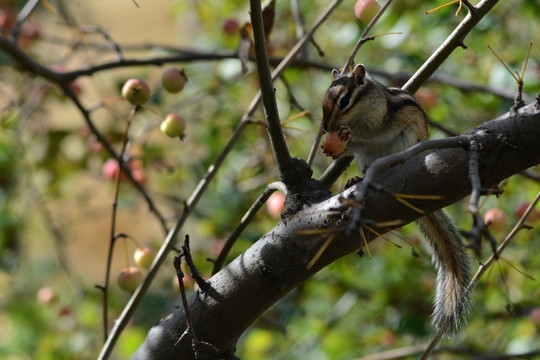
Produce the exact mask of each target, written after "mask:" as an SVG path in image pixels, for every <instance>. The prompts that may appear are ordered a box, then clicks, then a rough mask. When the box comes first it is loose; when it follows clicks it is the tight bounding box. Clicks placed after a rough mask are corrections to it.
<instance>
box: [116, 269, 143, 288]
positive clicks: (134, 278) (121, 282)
mask: <svg viewBox="0 0 540 360" xmlns="http://www.w3.org/2000/svg"><path fill="white" fill-rule="evenodd" d="M142 279H143V275H142V273H141V270H139V269H137V268H136V267H132V266H128V267H125V268H123V269H122V271H120V274H118V278H117V279H116V282H117V284H118V286H119V287H120V289H122V290H124V291H126V292H130V293H131V292H133V291H135V290H136V289H137V287H138V286H139V285H140V284H141V282H142Z"/></svg>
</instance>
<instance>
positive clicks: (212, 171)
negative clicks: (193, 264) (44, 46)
mask: <svg viewBox="0 0 540 360" xmlns="http://www.w3.org/2000/svg"><path fill="white" fill-rule="evenodd" d="M341 1H342V0H334V1H332V3H330V4H329V5H328V6H327V8H326V9H325V10H324V11H323V12H322V14H321V15H320V16H319V18H318V19H317V20H316V22H315V23H314V24H313V26H312V27H311V29H310V30H309V31H308V32H307V33H306V34H305V36H304V37H303V38H302V39H301V40H300V41H298V42H297V43H296V45H295V46H294V47H293V48H292V49H291V51H290V52H289V53H288V54H287V55H286V56H285V58H284V59H283V61H282V62H281V63H280V64H279V65H278V66H277V67H276V68H275V69H274V71H273V72H272V80H275V79H276V78H277V77H279V76H280V75H281V74H282V73H283V71H284V70H285V68H286V67H287V66H288V65H289V64H290V63H291V61H292V60H293V59H294V57H295V56H296V55H297V54H298V52H299V51H300V50H301V49H302V48H303V47H304V46H305V44H306V43H307V41H308V40H309V39H310V38H311V36H312V35H313V34H314V33H315V31H316V30H317V29H318V28H319V27H320V26H321V24H322V23H323V22H324V21H325V20H326V19H327V18H328V16H330V14H331V13H332V11H333V10H334V9H335V8H336V6H337V5H338V4H339V3H340V2H341ZM0 40H1V37H0ZM1 45H2V43H1V41H0V46H1ZM260 100H261V93H260V91H259V92H258V93H257V95H255V97H254V98H253V100H252V101H251V103H250V105H249V107H248V110H247V111H246V112H245V113H244V115H243V116H242V119H241V121H240V124H239V125H238V127H237V128H236V130H235V131H234V133H233V135H232V136H231V138H230V139H229V141H228V142H227V144H226V145H225V147H224V149H223V150H222V152H221V153H220V154H219V156H218V158H217V159H216V161H215V162H214V164H212V165H211V166H210V167H209V169H208V171H207V172H206V174H205V175H204V176H203V178H202V179H201V181H200V182H199V184H198V185H197V187H196V188H195V190H194V191H193V193H192V194H191V196H190V198H189V199H188V200H187V202H186V206H185V207H184V210H183V211H182V212H181V214H180V215H179V216H178V219H177V221H176V223H175V225H174V226H173V228H172V229H171V230H170V231H169V233H168V234H167V237H166V238H165V240H164V242H163V245H162V246H161V248H160V249H159V251H158V253H157V255H156V258H155V260H154V263H153V264H152V266H151V267H150V269H149V270H148V273H147V275H146V277H145V278H144V280H143V282H142V284H141V285H140V286H139V287H138V288H137V290H135V292H134V293H133V295H132V296H131V298H130V299H129V301H128V303H127V304H126V306H125V307H124V310H123V311H122V313H121V314H120V317H119V318H118V319H117V321H116V323H115V325H114V327H113V329H112V330H111V333H110V335H109V337H108V338H107V342H106V343H105V345H104V346H103V348H102V349H101V353H100V355H99V357H98V360H104V359H107V358H108V357H109V356H110V354H111V352H112V349H113V347H114V345H115V344H116V341H117V339H118V337H119V336H120V333H121V332H122V330H123V329H124V328H125V326H126V325H127V323H128V321H129V319H130V318H131V316H132V315H133V313H134V312H135V309H136V308H137V306H138V305H139V303H140V302H141V300H142V297H143V296H144V294H145V293H146V291H147V290H148V288H149V287H150V284H151V282H152V281H153V279H154V277H155V275H156V274H157V270H158V269H159V268H160V267H161V265H162V264H163V262H164V261H165V258H166V256H167V254H168V253H169V251H170V250H171V249H172V248H174V243H175V241H176V237H177V235H178V232H179V231H180V229H181V228H182V227H183V225H184V223H185V221H186V219H187V218H188V217H189V215H190V214H191V212H192V211H193V209H194V208H195V206H196V205H197V203H198V201H199V199H200V198H201V196H202V194H203V193H204V191H205V190H206V188H207V187H208V184H209V183H210V181H211V180H212V179H213V178H214V176H215V175H216V173H217V171H218V170H219V168H220V167H221V165H222V164H223V162H224V161H225V158H226V157H227V155H228V154H229V152H230V151H231V149H232V148H233V147H234V145H235V144H236V142H237V141H238V139H239V138H240V136H241V135H242V133H243V131H244V129H245V127H246V126H247V125H248V124H249V123H250V121H251V118H252V116H253V114H254V113H255V111H256V109H257V108H258V106H259V104H260Z"/></svg>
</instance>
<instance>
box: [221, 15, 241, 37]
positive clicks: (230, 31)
mask: <svg viewBox="0 0 540 360" xmlns="http://www.w3.org/2000/svg"><path fill="white" fill-rule="evenodd" d="M239 28H240V26H239V25H238V21H236V19H231V18H230V19H226V20H225V21H224V22H223V32H224V33H225V34H227V35H236V34H238V29H239Z"/></svg>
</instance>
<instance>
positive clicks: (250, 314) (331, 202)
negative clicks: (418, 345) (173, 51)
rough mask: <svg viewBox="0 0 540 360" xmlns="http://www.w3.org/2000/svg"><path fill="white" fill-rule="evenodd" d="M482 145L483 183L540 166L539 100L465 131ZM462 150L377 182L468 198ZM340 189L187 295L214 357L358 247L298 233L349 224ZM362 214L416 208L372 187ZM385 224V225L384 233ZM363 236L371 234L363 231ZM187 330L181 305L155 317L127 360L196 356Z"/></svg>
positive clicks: (423, 204) (408, 215)
mask: <svg viewBox="0 0 540 360" xmlns="http://www.w3.org/2000/svg"><path fill="white" fill-rule="evenodd" d="M468 134H469V135H473V136H475V138H476V139H477V140H478V141H479V142H480V144H481V153H480V166H479V173H480V176H481V179H482V184H483V185H484V186H485V187H490V186H494V185H497V184H498V183H499V182H500V181H502V180H504V179H505V178H507V177H509V176H512V175H514V174H517V173H519V172H521V171H523V170H525V169H527V168H529V167H531V166H533V165H536V164H538V163H540V104H539V102H538V100H537V101H536V102H535V103H533V104H531V105H528V106H526V107H524V108H522V109H520V110H519V111H518V112H517V113H513V112H509V113H507V114H505V115H503V116H501V117H499V118H497V119H494V120H492V121H489V122H487V123H485V124H483V125H481V126H479V127H478V128H476V129H474V130H473V131H471V132H469V133H468ZM467 159H468V157H467V152H466V151H465V150H464V149H462V148H455V149H443V150H436V151H430V152H427V153H424V154H422V155H420V156H417V157H415V158H413V159H409V160H407V161H406V162H404V163H402V164H398V165H395V166H392V167H391V168H389V169H388V170H386V171H384V172H382V173H381V174H379V176H378V177H377V183H379V184H381V185H383V186H384V187H385V188H386V189H389V190H391V191H394V192H396V193H407V194H429V195H442V196H443V198H442V199H440V200H424V201H415V202H414V204H415V205H416V206H418V207H420V208H422V209H424V210H425V211H427V212H431V211H434V210H437V209H440V208H443V207H445V206H447V205H449V204H452V203H454V202H456V201H458V200H459V199H462V198H464V197H466V196H467V195H469V193H470V191H471V185H470V183H469V179H468V165H467ZM352 191H356V188H354V187H353V188H351V189H348V190H346V191H345V192H343V193H341V194H338V195H335V196H333V197H330V198H328V199H325V200H324V201H321V202H318V203H316V204H305V206H304V207H303V209H302V210H301V211H300V212H299V213H298V214H296V215H295V216H289V217H287V218H285V219H283V221H281V222H279V223H278V224H277V225H276V227H275V228H274V229H273V230H272V231H270V232H269V233H268V234H266V235H265V236H263V237H262V238H261V239H260V240H259V241H257V243H255V244H254V245H253V246H252V247H251V248H250V249H248V250H247V251H246V252H245V253H243V254H242V255H241V256H239V257H238V258H236V259H235V260H234V261H233V262H232V263H230V264H229V265H228V266H227V267H226V268H224V269H223V270H221V271H220V272H219V273H217V274H216V275H214V276H213V277H212V278H211V279H210V280H209V282H210V285H211V288H210V289H209V290H208V291H207V292H206V293H201V292H200V291H197V292H196V293H194V294H193V295H192V296H191V298H190V299H189V312H190V314H191V319H192V322H193V325H194V331H195V334H196V336H197V338H198V340H200V341H204V342H207V343H210V344H212V345H213V346H214V347H216V348H217V349H219V356H221V357H222V358H227V354H229V355H230V354H233V353H234V349H235V345H236V342H237V340H238V338H239V337H240V335H242V333H243V332H244V331H245V330H246V329H247V328H248V327H249V326H250V324H252V323H253V321H254V320H255V319H257V317H258V316H260V315H261V314H262V313H263V312H264V311H265V310H267V309H268V308H269V307H270V306H271V305H272V304H274V303H275V302H276V301H278V300H279V299H280V298H282V297H283V296H284V295H286V294H287V293H288V292H289V291H291V290H292V289H294V288H295V287H296V286H298V285H299V284H300V283H302V282H303V281H305V280H307V279H308V278H310V277H311V276H312V275H313V274H315V273H316V272H317V271H319V270H320V269H322V268H324V267H325V266H327V265H328V264H330V263H332V262H333V261H335V260H337V259H339V258H340V257H343V256H345V255H347V254H350V253H351V252H354V251H356V250H358V249H359V248H360V247H361V241H362V240H361V238H360V236H359V235H358V234H354V235H351V236H346V235H345V234H344V233H343V232H339V231H337V230H333V231H332V230H331V231H332V232H328V233H326V235H321V234H319V235H306V234H305V233H299V230H308V229H309V230H313V229H336V228H338V227H343V226H346V225H347V221H348V217H347V216H346V215H347V213H346V211H345V212H343V211H342V210H340V211H336V210H335V209H336V208H342V206H340V205H341V201H340V198H341V197H346V196H348V195H349V193H350V192H352ZM366 204H367V209H366V210H365V212H364V216H365V217H366V218H368V219H371V220H374V221H375V222H383V221H389V220H395V219H401V220H403V222H404V223H409V222H411V221H413V220H414V219H416V218H418V217H419V216H420V214H419V213H417V212H415V211H413V210H411V209H410V208H408V207H405V206H403V205H401V204H399V203H397V202H396V201H395V200H394V199H392V198H391V197H389V196H387V195H384V194H382V193H379V192H375V191H369V192H368V194H367V197H366ZM389 229H390V228H386V229H382V231H387V230H389ZM330 233H333V234H335V238H334V240H333V241H332V242H331V244H330V246H329V247H328V249H327V250H326V251H325V252H324V254H323V255H322V256H321V258H320V259H319V260H318V262H317V263H316V264H315V265H314V266H313V268H312V269H307V268H306V264H307V262H308V261H309V260H310V259H311V258H312V256H313V255H314V253H315V252H316V250H317V249H318V248H319V247H320V245H321V244H322V242H324V240H325V239H326V236H327V235H328V234H330ZM366 236H367V237H368V240H373V236H371V235H369V234H368V232H366ZM185 329H186V321H185V317H184V314H183V310H182V308H180V309H178V310H177V311H175V312H174V313H173V314H172V315H171V316H170V317H169V318H167V319H164V320H161V321H160V322H158V323H157V324H156V325H155V326H154V327H153V328H152V329H150V331H149V332H148V336H147V338H146V340H145V342H144V343H143V344H142V345H141V347H140V348H139V349H138V351H137V352H136V353H135V354H134V355H133V357H132V359H136V360H139V359H172V358H176V359H193V358H194V353H193V349H192V344H191V338H190V336H188V335H185V336H183V337H182V339H181V341H178V340H179V339H180V338H181V336H182V334H183V333H184V332H185ZM199 354H200V355H201V358H202V359H216V358H220V357H216V356H212V351H210V350H209V349H208V347H206V346H204V345H200V346H199Z"/></svg>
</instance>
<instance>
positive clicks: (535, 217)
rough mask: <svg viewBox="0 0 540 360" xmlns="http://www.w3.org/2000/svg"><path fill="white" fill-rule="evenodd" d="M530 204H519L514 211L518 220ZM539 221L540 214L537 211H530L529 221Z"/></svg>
mask: <svg viewBox="0 0 540 360" xmlns="http://www.w3.org/2000/svg"><path fill="white" fill-rule="evenodd" d="M529 205H530V203H528V202H524V203H521V204H519V206H518V208H517V209H516V215H517V217H518V218H521V217H522V216H523V215H524V214H525V211H526V210H527V208H528V207H529ZM539 219H540V212H538V210H536V208H535V209H532V211H531V213H530V214H529V218H528V220H529V221H537V220H539Z"/></svg>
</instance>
